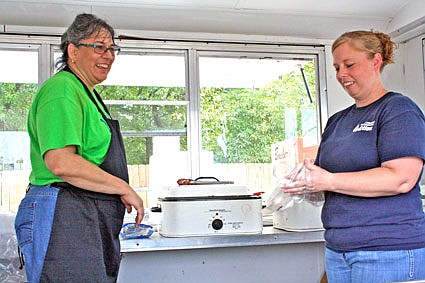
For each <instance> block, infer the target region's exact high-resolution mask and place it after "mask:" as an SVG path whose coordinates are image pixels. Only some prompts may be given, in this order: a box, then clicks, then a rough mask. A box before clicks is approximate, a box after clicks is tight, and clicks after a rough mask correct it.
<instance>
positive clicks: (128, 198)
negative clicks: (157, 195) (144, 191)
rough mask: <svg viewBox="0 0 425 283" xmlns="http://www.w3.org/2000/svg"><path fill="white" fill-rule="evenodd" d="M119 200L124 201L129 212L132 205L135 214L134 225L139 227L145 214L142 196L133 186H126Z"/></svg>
mask: <svg viewBox="0 0 425 283" xmlns="http://www.w3.org/2000/svg"><path fill="white" fill-rule="evenodd" d="M121 201H122V202H123V203H124V205H125V208H126V210H127V212H128V213H131V211H132V210H133V207H134V209H136V211H137V215H136V218H135V220H134V221H135V223H136V227H139V225H140V223H141V222H142V220H143V217H144V215H145V208H144V206H143V200H142V198H141V197H140V196H139V195H138V194H137V193H136V192H135V191H134V190H133V188H131V187H130V186H128V189H127V192H126V193H124V194H122V195H121Z"/></svg>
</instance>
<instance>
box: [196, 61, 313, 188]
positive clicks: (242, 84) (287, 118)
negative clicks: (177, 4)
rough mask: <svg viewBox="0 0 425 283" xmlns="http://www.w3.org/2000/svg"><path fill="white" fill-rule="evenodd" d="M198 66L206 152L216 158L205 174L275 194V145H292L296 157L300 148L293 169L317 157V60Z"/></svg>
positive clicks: (204, 63)
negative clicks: (297, 164) (307, 159)
mask: <svg viewBox="0 0 425 283" xmlns="http://www.w3.org/2000/svg"><path fill="white" fill-rule="evenodd" d="M251 57H252V56H251ZM199 65H200V67H199V69H200V85H201V112H200V113H201V114H200V115H201V129H202V149H203V151H205V152H209V153H211V155H212V158H211V160H206V161H205V163H201V167H202V168H201V172H202V173H203V174H205V175H211V174H214V175H215V176H216V177H218V178H219V179H221V180H230V181H234V182H235V183H242V184H247V185H250V186H253V187H254V189H256V190H259V191H265V192H270V191H271V190H273V189H274V185H273V181H274V179H273V166H272V155H271V151H272V145H273V144H275V143H278V142H283V141H291V143H290V144H292V145H293V147H292V148H290V149H289V150H290V151H291V152H292V154H290V155H292V156H294V154H293V153H295V152H294V151H297V150H298V148H300V149H299V152H297V160H294V162H292V163H291V164H293V165H294V166H295V163H296V162H301V161H302V160H303V158H304V157H313V158H314V157H315V153H316V149H317V145H318V136H319V135H318V129H319V127H318V120H317V107H316V95H315V93H316V91H315V89H316V87H315V63H314V60H313V59H308V58H306V59H305V60H299V59H298V60H291V59H290V58H289V59H273V58H268V59H256V58H247V56H241V57H238V58H224V57H218V56H216V57H207V56H202V57H200V59H199ZM303 73H304V74H305V76H306V81H307V85H308V90H309V91H307V88H306V84H305V83H304V79H303ZM309 93H310V94H311V100H310V96H309ZM211 164H212V165H211ZM288 169H289V168H288ZM291 169H292V168H291Z"/></svg>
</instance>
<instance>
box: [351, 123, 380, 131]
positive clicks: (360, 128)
mask: <svg viewBox="0 0 425 283" xmlns="http://www.w3.org/2000/svg"><path fill="white" fill-rule="evenodd" d="M373 125H375V121H372V122H364V123H361V124H357V126H356V127H355V128H354V129H353V133H355V132H362V131H363V132H370V131H372V130H373Z"/></svg>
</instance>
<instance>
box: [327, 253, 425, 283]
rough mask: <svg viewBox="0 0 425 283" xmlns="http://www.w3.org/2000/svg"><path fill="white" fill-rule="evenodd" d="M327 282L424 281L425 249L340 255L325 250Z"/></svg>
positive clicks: (376, 282)
mask: <svg viewBox="0 0 425 283" xmlns="http://www.w3.org/2000/svg"><path fill="white" fill-rule="evenodd" d="M325 265H326V275H327V278H328V282H329V283H384V282H402V281H413V280H423V279H425V248H422V249H415V250H396V251H357V252H346V253H339V252H335V251H332V250H330V249H326V254H325Z"/></svg>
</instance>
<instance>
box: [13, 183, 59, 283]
mask: <svg viewBox="0 0 425 283" xmlns="http://www.w3.org/2000/svg"><path fill="white" fill-rule="evenodd" d="M58 192H59V189H57V188H53V187H51V186H50V185H48V186H34V185H33V186H31V189H30V190H29V192H28V193H27V194H26V195H25V197H24V199H23V200H22V201H21V203H20V205H19V209H18V213H17V214H16V218H15V230H16V237H17V240H18V244H19V247H20V249H21V251H22V253H23V254H24V260H25V272H26V275H27V280H28V282H29V283H33V282H39V281H40V275H41V271H42V268H43V264H44V257H45V255H46V251H47V247H48V245H49V238H50V232H51V230H52V223H53V216H54V213H55V206H56V200H57V196H58Z"/></svg>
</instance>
